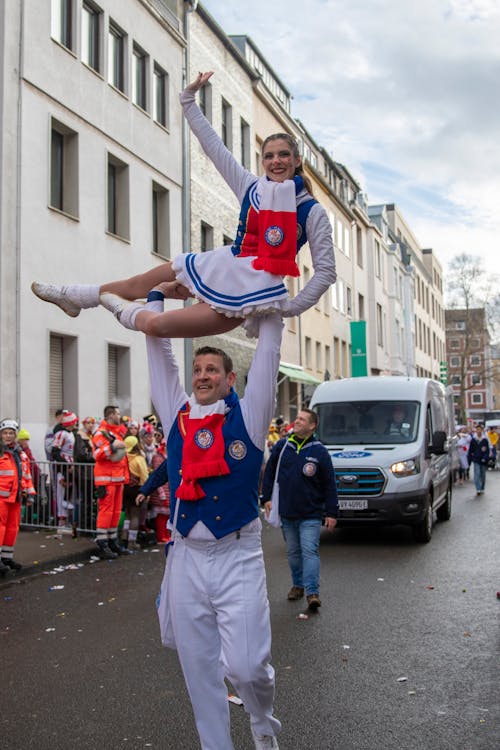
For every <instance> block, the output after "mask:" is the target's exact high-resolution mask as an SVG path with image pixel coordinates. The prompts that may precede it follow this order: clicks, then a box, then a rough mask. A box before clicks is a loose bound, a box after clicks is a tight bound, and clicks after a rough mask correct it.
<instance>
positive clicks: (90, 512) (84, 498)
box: [21, 461, 97, 534]
mask: <svg viewBox="0 0 500 750" xmlns="http://www.w3.org/2000/svg"><path fill="white" fill-rule="evenodd" d="M31 476H32V478H33V486H34V488H35V492H36V497H35V498H34V502H33V505H26V504H25V503H23V507H22V511H21V526H23V527H29V528H41V529H57V528H58V527H59V526H64V527H65V530H66V531H68V530H69V529H71V530H72V531H73V533H74V534H77V533H79V534H85V533H87V534H91V533H93V532H94V531H95V522H96V517H97V501H96V498H95V487H94V465H93V464H67V463H59V462H58V461H32V462H31ZM62 519H64V521H63V520H62Z"/></svg>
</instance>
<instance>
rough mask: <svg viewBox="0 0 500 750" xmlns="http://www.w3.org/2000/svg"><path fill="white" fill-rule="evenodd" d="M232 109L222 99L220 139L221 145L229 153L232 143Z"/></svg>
mask: <svg viewBox="0 0 500 750" xmlns="http://www.w3.org/2000/svg"><path fill="white" fill-rule="evenodd" d="M231 114H232V107H231V105H230V104H228V103H227V102H226V101H224V99H223V100H222V122H221V138H222V142H223V144H224V145H225V146H226V147H227V148H228V149H229V150H230V151H231V150H232V142H233V132H232V117H231Z"/></svg>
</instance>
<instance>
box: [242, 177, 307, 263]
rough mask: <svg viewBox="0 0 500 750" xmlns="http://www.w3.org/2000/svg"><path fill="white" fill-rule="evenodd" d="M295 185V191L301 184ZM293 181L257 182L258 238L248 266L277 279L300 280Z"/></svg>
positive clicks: (264, 179) (301, 182)
mask: <svg viewBox="0 0 500 750" xmlns="http://www.w3.org/2000/svg"><path fill="white" fill-rule="evenodd" d="M296 179H300V183H298V182H297V187H298V188H299V190H300V189H301V188H302V187H303V184H304V183H303V181H302V179H301V178H300V177H299V178H296ZM295 186H296V183H295V181H294V180H285V181H284V182H273V181H272V180H268V179H267V178H265V177H264V178H261V195H260V204H259V219H258V221H259V237H258V247H257V257H256V259H255V260H254V261H253V262H252V265H253V267H254V268H255V269H257V270H258V271H268V272H269V273H273V274H276V275H277V276H300V271H299V267H298V266H297V263H296V262H295V255H296V254H297V200H296V195H295Z"/></svg>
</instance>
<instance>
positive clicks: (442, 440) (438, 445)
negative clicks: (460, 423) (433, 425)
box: [430, 430, 448, 456]
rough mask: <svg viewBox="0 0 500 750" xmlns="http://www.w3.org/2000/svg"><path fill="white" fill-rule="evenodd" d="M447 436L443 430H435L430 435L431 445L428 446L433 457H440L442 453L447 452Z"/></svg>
mask: <svg viewBox="0 0 500 750" xmlns="http://www.w3.org/2000/svg"><path fill="white" fill-rule="evenodd" d="M446 441H447V435H446V432H445V431H444V430H436V431H435V432H434V433H433V434H432V443H431V446H430V452H431V453H434V455H435V456H442V455H443V453H447V452H448V446H447V445H446Z"/></svg>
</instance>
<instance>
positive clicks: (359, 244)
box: [356, 227, 363, 268]
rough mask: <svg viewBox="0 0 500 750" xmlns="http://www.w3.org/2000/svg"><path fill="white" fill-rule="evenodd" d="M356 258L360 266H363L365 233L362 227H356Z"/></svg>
mask: <svg viewBox="0 0 500 750" xmlns="http://www.w3.org/2000/svg"><path fill="white" fill-rule="evenodd" d="M356 260H357V263H358V266H359V267H360V268H363V234H362V232H361V227H356Z"/></svg>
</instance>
